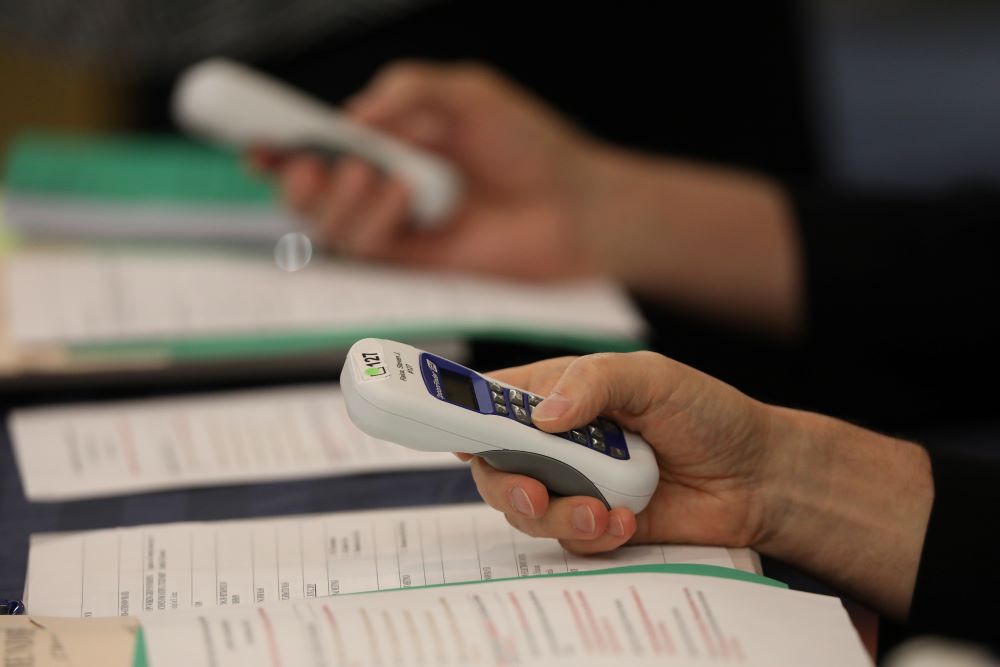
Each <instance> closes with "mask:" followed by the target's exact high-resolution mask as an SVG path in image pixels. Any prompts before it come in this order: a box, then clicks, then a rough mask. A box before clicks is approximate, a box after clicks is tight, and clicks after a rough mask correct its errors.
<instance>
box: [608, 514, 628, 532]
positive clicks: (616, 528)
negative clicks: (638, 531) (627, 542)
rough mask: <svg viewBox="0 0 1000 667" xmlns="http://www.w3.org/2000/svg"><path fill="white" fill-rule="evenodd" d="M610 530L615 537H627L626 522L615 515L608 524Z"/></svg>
mask: <svg viewBox="0 0 1000 667" xmlns="http://www.w3.org/2000/svg"><path fill="white" fill-rule="evenodd" d="M608 532H609V533H611V535H612V536H613V537H625V524H624V523H622V520H621V519H619V518H618V517H616V516H613V517H611V523H609V524H608Z"/></svg>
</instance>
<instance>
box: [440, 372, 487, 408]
mask: <svg viewBox="0 0 1000 667" xmlns="http://www.w3.org/2000/svg"><path fill="white" fill-rule="evenodd" d="M441 388H442V389H444V397H445V398H446V399H447V400H448V402H449V403H454V404H455V405H461V406H462V407H463V408H469V409H470V410H479V402H478V401H476V390H475V389H474V388H473V387H472V379H471V378H469V377H468V376H465V375H459V374H458V373H453V372H451V371H446V370H444V369H443V368H442V369H441Z"/></svg>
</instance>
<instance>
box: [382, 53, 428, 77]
mask: <svg viewBox="0 0 1000 667" xmlns="http://www.w3.org/2000/svg"><path fill="white" fill-rule="evenodd" d="M429 70H430V65H429V64H428V63H426V62H424V61H422V60H418V59H415V58H405V59H403V60H397V61H395V62H393V63H390V64H388V65H386V66H385V67H384V68H383V69H382V71H381V72H380V73H379V76H378V79H379V80H381V81H383V82H386V83H389V82H400V81H402V82H408V81H419V80H421V79H423V78H424V77H426V76H427V75H428V73H429Z"/></svg>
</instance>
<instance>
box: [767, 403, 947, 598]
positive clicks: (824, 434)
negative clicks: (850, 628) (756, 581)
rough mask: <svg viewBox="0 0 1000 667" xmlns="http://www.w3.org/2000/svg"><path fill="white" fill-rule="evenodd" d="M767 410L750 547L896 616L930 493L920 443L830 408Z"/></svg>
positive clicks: (916, 558) (910, 582)
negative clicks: (761, 512)
mask: <svg viewBox="0 0 1000 667" xmlns="http://www.w3.org/2000/svg"><path fill="white" fill-rule="evenodd" d="M770 410H771V411H772V424H774V426H773V428H772V439H771V441H770V442H769V443H768V445H767V447H768V452H769V457H770V458H771V461H772V463H771V465H770V466H769V472H768V473H767V474H768V475H769V476H770V477H769V479H767V480H765V481H764V495H765V502H764V505H765V507H766V508H767V509H766V510H765V517H766V518H765V521H764V524H765V528H764V530H762V531H761V539H760V540H759V541H758V543H757V544H756V545H755V546H756V548H757V549H758V550H759V551H760V552H761V553H764V554H767V555H771V556H774V557H776V558H779V559H781V560H784V561H786V562H788V563H790V564H793V565H796V566H797V567H800V568H802V569H803V570H805V571H807V572H810V573H812V574H814V575H816V576H819V577H821V578H823V579H825V580H827V581H829V582H830V583H832V584H834V585H836V586H838V587H839V588H841V589H842V590H844V591H845V592H847V593H849V594H853V595H856V596H858V597H860V598H862V599H864V600H867V601H868V602H870V603H871V604H873V605H874V606H875V607H876V608H878V609H880V610H882V611H884V612H887V613H889V614H891V615H894V616H897V617H904V616H905V615H906V613H907V610H908V609H909V604H910V599H911V597H912V593H913V586H914V583H915V581H916V574H917V569H918V567H919V564H920V555H921V552H922V550H923V541H924V535H925V532H926V528H927V521H928V519H929V517H930V510H931V505H932V504H933V498H934V485H933V479H932V475H931V468H930V459H929V457H928V456H927V452H926V451H925V450H924V449H923V448H922V447H920V446H918V445H916V444H913V443H910V442H906V441H903V440H898V439H895V438H890V437H886V436H883V435H879V434H877V433H873V432H871V431H867V430H865V429H861V428H858V427H855V426H852V425H850V424H847V423H845V422H842V421H839V420H836V419H831V418H829V417H824V416H821V415H816V414H812V413H807V412H800V411H796V410H789V409H785V408H770Z"/></svg>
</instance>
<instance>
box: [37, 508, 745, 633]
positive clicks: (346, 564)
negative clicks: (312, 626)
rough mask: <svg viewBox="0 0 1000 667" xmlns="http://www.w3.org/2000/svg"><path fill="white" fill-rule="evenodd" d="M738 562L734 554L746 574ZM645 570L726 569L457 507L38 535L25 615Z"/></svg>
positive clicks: (705, 557) (133, 611) (670, 550)
mask: <svg viewBox="0 0 1000 667" xmlns="http://www.w3.org/2000/svg"><path fill="white" fill-rule="evenodd" d="M744 551H745V550H735V551H734V553H735V554H740V555H741V556H743V557H744V559H743V560H744V562H745V554H744V553H742V552H744ZM650 563H653V564H663V563H697V564H707V565H718V566H723V567H733V564H734V560H733V556H732V555H730V551H729V550H728V549H724V548H717V547H694V546H673V545H648V546H629V547H624V548H622V549H619V550H618V551H616V552H614V553H613V554H610V555H603V556H596V557H580V556H574V555H572V554H570V553H568V552H566V551H565V550H563V548H562V547H560V546H559V543H558V542H556V541H555V540H549V539H541V538H532V537H528V536H526V535H524V534H522V533H520V532H518V531H516V530H514V529H513V528H512V527H511V526H510V525H508V524H507V521H506V520H505V519H504V517H503V515H502V514H500V513H499V512H497V511H495V510H493V509H491V508H489V507H487V506H485V505H482V504H478V503H477V504H467V505H466V504H461V505H448V506H443V507H427V508H398V509H391V510H378V511H366V512H340V513H331V514H321V515H304V516H292V517H282V518H269V519H259V520H239V521H219V522H206V523H175V524H157V525H146V526H135V527H131V528H118V529H110V530H96V531H87V532H81V533H72V534H42V535H35V536H33V537H32V543H31V551H30V554H29V562H28V578H27V585H26V587H25V605H26V606H27V608H28V610H29V611H30V613H32V614H35V615H43V616H84V617H90V616H94V617H98V616H118V615H122V616H125V615H137V614H139V615H149V614H158V613H161V612H166V611H169V610H174V609H188V608H191V607H198V608H209V607H238V606H243V605H250V606H252V605H254V604H264V603H269V602H276V601H281V600H300V599H306V598H314V597H320V596H327V595H337V594H342V593H357V592H362V591H374V590H384V589H394V588H409V587H413V586H424V585H429V584H442V583H455V582H468V581H482V580H487V579H501V578H506V577H519V576H529V575H537V574H548V573H556V572H568V571H578V570H595V569H602V568H607V567H615V566H621V565H633V564H650Z"/></svg>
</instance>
